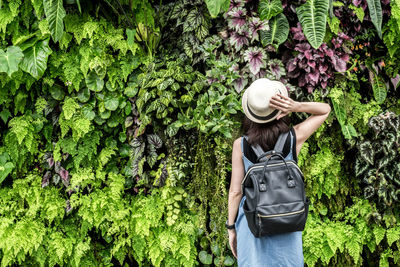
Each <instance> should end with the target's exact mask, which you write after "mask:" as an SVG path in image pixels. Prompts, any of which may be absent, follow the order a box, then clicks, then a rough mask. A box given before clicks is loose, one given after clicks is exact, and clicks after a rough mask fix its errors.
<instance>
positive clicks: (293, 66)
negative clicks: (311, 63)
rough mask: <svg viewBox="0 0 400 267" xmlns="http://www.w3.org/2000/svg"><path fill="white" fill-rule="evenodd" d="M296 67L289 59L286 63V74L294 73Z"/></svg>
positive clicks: (292, 60) (293, 61)
mask: <svg viewBox="0 0 400 267" xmlns="http://www.w3.org/2000/svg"><path fill="white" fill-rule="evenodd" d="M296 67H297V63H296V62H295V60H294V59H290V60H289V61H288V63H287V69H288V72H292V71H294V70H295V69H296Z"/></svg>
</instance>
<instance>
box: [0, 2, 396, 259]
mask: <svg viewBox="0 0 400 267" xmlns="http://www.w3.org/2000/svg"><path fill="white" fill-rule="evenodd" d="M399 48H400V1H399V0H392V1H389V0H382V1H379V0H352V1H350V0H337V1H335V0H306V1H305V0H295V1H287V0H282V1H280V0H231V1H229V0H215V1H211V0H204V1H203V0H175V1H174V0H165V1H162V0H160V1H152V0H99V1H92V0H86V1H82V0H65V1H63V0H26V1H22V0H2V1H1V0H0V126H1V128H0V129H1V130H0V259H1V266H55V265H56V266H135V265H139V266H235V265H236V263H235V260H234V257H233V256H232V254H231V252H230V249H229V245H228V241H227V232H226V229H225V228H224V223H225V221H226V218H227V199H228V194H227V192H228V188H229V182H230V173H231V155H232V144H233V141H234V140H235V139H236V138H238V137H240V136H241V135H242V134H243V132H242V129H241V122H242V119H243V116H244V115H243V113H242V111H241V102H240V101H241V95H242V93H243V92H244V89H245V88H246V87H247V86H248V85H249V84H250V83H251V82H252V81H254V80H255V79H257V78H260V77H267V78H270V79H274V80H280V81H282V82H284V83H285V84H286V85H287V89H288V91H289V95H290V97H291V98H292V99H294V100H296V101H317V102H326V103H329V104H330V105H331V107H332V112H331V114H330V116H329V118H328V119H327V120H326V121H325V123H324V124H323V125H322V126H321V127H320V128H319V129H318V130H317V132H315V133H314V134H313V135H312V136H311V137H310V138H309V139H308V140H307V142H306V143H304V145H303V147H302V150H301V152H300V155H299V166H300V167H301V169H302V170H303V173H304V176H305V182H306V190H307V195H308V197H309V198H310V200H311V202H312V205H311V206H310V214H309V217H308V221H307V226H306V229H305V231H304V233H303V248H304V259H305V263H306V264H307V266H400V252H399V250H400V205H399V198H400V128H399V127H400V126H399V125H400V100H399V98H398V96H399V95H400V89H399V87H400V86H399V83H400V74H399V69H400V49H399ZM307 116H309V114H305V113H293V114H291V115H290V117H291V121H292V123H293V124H296V123H299V122H301V121H302V120H304V119H305V118H307Z"/></svg>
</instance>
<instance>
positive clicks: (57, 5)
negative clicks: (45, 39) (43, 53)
mask: <svg viewBox="0 0 400 267" xmlns="http://www.w3.org/2000/svg"><path fill="white" fill-rule="evenodd" d="M43 7H44V13H45V14H46V19H47V21H48V22H49V29H50V32H51V37H52V38H53V41H54V42H58V41H59V40H60V39H61V37H62V35H63V32H64V22H63V19H64V17H65V9H64V7H63V0H43Z"/></svg>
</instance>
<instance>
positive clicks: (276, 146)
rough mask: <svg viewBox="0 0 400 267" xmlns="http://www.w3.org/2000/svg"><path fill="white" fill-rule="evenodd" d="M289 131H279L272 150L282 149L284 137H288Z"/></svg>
mask: <svg viewBox="0 0 400 267" xmlns="http://www.w3.org/2000/svg"><path fill="white" fill-rule="evenodd" d="M289 133H290V131H289V132H285V133H281V134H280V135H279V137H278V141H276V144H275V147H274V150H275V151H278V152H282V151H283V147H284V145H285V142H286V139H287V137H288V134H289Z"/></svg>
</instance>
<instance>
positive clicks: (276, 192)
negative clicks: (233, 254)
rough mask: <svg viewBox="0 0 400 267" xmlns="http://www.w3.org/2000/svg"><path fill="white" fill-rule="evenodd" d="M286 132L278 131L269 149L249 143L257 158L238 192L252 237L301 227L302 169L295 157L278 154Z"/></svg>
mask: <svg viewBox="0 0 400 267" xmlns="http://www.w3.org/2000/svg"><path fill="white" fill-rule="evenodd" d="M289 132H290V131H289ZM289 132H286V133H281V134H280V135H279V137H278V141H277V142H276V144H275V147H274V149H273V150H270V151H267V152H264V151H263V150H262V148H261V147H260V145H258V144H257V146H251V147H252V148H253V150H254V152H255V154H256V155H257V160H256V161H255V163H254V164H252V165H251V166H249V168H248V170H247V172H246V175H245V177H244V179H243V181H242V193H243V194H244V195H245V196H246V200H245V202H244V205H243V211H244V213H245V215H246V219H247V223H248V226H249V228H250V231H251V232H252V233H253V234H254V236H255V237H261V236H264V235H273V234H280V233H287V232H294V231H303V230H304V227H305V224H306V220H307V215H308V206H309V201H308V198H307V197H306V194H305V189H304V176H303V173H302V171H301V170H300V168H299V167H298V166H297V163H296V161H294V160H285V158H284V156H283V154H282V150H283V147H284V144H285V141H286V139H287V137H288V134H289ZM245 137H246V136H245ZM246 138H247V137H246ZM245 143H246V144H247V142H245ZM269 155H270V157H268V156H269Z"/></svg>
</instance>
